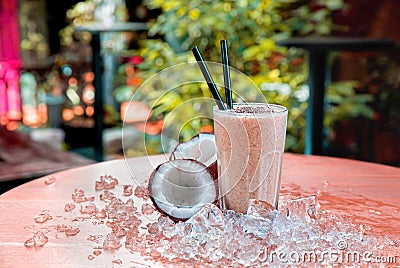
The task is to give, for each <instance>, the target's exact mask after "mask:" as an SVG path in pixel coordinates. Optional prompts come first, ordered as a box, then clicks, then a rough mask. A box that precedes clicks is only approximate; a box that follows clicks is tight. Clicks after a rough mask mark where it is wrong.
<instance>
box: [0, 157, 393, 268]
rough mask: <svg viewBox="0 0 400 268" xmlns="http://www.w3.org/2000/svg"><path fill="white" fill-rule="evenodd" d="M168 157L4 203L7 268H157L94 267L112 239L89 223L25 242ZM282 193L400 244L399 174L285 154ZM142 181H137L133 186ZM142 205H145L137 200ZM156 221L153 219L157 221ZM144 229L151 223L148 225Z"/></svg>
mask: <svg viewBox="0 0 400 268" xmlns="http://www.w3.org/2000/svg"><path fill="white" fill-rule="evenodd" d="M166 157H167V156H164V155H157V156H151V157H139V158H131V159H128V160H114V161H108V162H102V163H98V164H93V165H89V166H85V167H80V168H75V169H70V170H66V171H62V172H59V173H55V174H54V176H55V178H56V183H55V184H53V185H50V186H46V185H45V183H44V180H45V177H44V178H39V179H37V180H34V181H31V182H29V183H26V184H24V185H21V186H19V187H17V188H15V189H12V190H10V191H8V192H6V193H4V194H3V195H1V196H0V215H1V217H0V267H95V266H96V267H112V266H113V265H115V266H118V265H116V264H115V263H113V262H112V261H113V260H122V266H121V267H127V266H128V267H129V266H131V267H155V264H154V263H152V262H151V260H148V259H147V260H146V259H144V258H143V257H141V256H140V255H139V254H137V255H136V254H131V253H129V252H128V251H127V250H126V249H125V248H124V246H122V247H121V248H120V249H119V250H118V251H115V252H107V251H104V252H103V253H102V254H101V255H99V256H97V257H96V258H94V259H93V260H89V259H88V258H87V257H88V255H90V254H92V252H93V246H94V244H93V243H92V242H90V241H88V240H87V238H88V236H89V235H90V234H104V235H105V234H107V233H109V232H110V229H109V228H108V227H106V226H105V225H104V224H103V226H94V225H93V224H92V223H91V222H90V221H86V222H85V221H82V222H73V223H71V221H70V224H71V225H73V226H75V227H79V228H80V233H79V234H78V235H76V236H71V237H66V236H65V235H64V234H63V233H60V234H57V232H56V231H53V232H49V233H48V234H47V235H48V237H49V242H48V243H47V244H46V245H45V246H43V247H40V248H26V247H25V246H24V242H25V241H26V240H27V239H28V238H31V237H32V235H33V233H34V231H35V230H36V229H40V228H41V227H51V226H54V225H56V224H57V221H65V220H68V219H70V218H73V217H77V216H79V215H80V214H79V209H78V208H79V205H80V204H76V205H77V209H75V210H76V212H75V214H74V213H72V214H71V213H66V212H64V206H65V204H67V203H71V202H72V200H71V194H72V192H73V190H74V189H76V188H80V189H82V190H84V191H85V196H97V197H98V195H99V192H96V191H95V189H94V184H95V180H97V179H98V178H99V176H100V175H101V174H105V173H106V174H110V175H112V176H114V177H116V178H117V179H118V180H119V185H118V186H117V187H116V188H115V189H114V191H115V193H116V195H119V196H120V195H121V192H122V185H124V184H133V185H135V184H136V183H137V182H138V183H142V182H143V181H145V180H146V179H147V178H148V176H149V174H150V173H151V171H152V170H153V169H154V168H155V167H156V166H157V165H158V164H159V163H162V162H164V161H166ZM283 163H284V164H283V171H282V187H281V194H283V195H287V194H291V195H293V196H308V195H311V194H317V196H318V200H319V202H320V204H321V207H322V209H326V210H332V211H333V212H334V213H335V214H338V215H346V216H349V217H350V218H351V219H352V221H353V222H355V223H359V224H365V225H367V226H370V227H371V228H372V229H371V231H370V233H371V234H374V235H382V234H385V235H388V236H389V237H390V238H392V239H399V238H400V169H399V168H395V167H390V166H384V165H379V164H373V163H367V162H361V161H355V160H348V159H339V158H332V157H322V156H307V155H296V154H288V153H287V154H285V156H284V160H283ZM133 178H135V179H133ZM134 201H135V203H139V202H141V201H140V200H136V199H135V197H134ZM42 210H49V212H50V214H51V215H52V216H53V220H51V221H48V222H46V223H43V224H38V223H36V222H34V220H33V217H34V216H35V215H36V214H38V213H39V212H41V211H42ZM150 220H151V216H150ZM143 221H144V223H146V221H149V219H147V218H144V219H143Z"/></svg>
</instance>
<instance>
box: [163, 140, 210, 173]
mask: <svg viewBox="0 0 400 268" xmlns="http://www.w3.org/2000/svg"><path fill="white" fill-rule="evenodd" d="M170 159H194V160H197V161H199V162H201V163H203V164H204V165H206V166H207V168H208V169H209V170H210V172H211V174H212V176H213V177H214V178H216V177H217V147H216V145H215V136H214V134H211V133H200V134H197V135H196V136H194V137H193V138H191V139H190V140H188V141H187V142H183V143H180V144H178V145H177V146H176V147H175V149H174V150H173V151H172V153H171V157H170Z"/></svg>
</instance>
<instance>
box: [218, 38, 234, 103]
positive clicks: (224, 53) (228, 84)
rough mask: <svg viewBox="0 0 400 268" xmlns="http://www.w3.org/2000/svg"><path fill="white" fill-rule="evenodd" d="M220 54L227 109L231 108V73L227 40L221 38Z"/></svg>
mask: <svg viewBox="0 0 400 268" xmlns="http://www.w3.org/2000/svg"><path fill="white" fill-rule="evenodd" d="M221 55H222V64H223V70H224V85H225V98H226V105H227V106H228V109H232V108H233V102H232V89H231V75H230V72H229V57H228V41H226V40H221Z"/></svg>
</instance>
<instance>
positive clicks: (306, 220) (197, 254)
mask: <svg viewBox="0 0 400 268" xmlns="http://www.w3.org/2000/svg"><path fill="white" fill-rule="evenodd" d="M117 185H118V180H117V179H116V178H115V177H113V176H111V175H101V176H100V178H99V180H97V181H95V185H94V189H95V191H101V192H99V193H98V194H96V197H94V196H93V197H87V196H86V195H85V192H84V191H83V190H82V189H74V190H73V193H72V201H73V202H72V203H67V204H66V205H65V207H64V211H65V212H68V214H70V213H72V214H71V215H75V216H76V214H80V215H81V216H78V217H75V218H73V219H72V222H78V223H79V224H83V222H87V221H89V222H91V223H92V224H93V226H94V227H90V228H95V227H96V226H98V225H104V226H107V227H108V228H109V232H108V233H103V234H90V235H89V236H88V237H87V240H88V241H90V242H92V243H95V244H96V245H97V246H96V247H94V248H93V251H92V252H90V253H88V254H89V255H87V256H88V257H87V258H88V259H89V260H93V259H94V258H95V257H96V256H99V255H100V254H101V253H102V252H103V250H104V251H118V250H120V249H121V248H122V247H125V249H128V250H129V251H130V252H131V253H132V254H140V255H142V256H143V258H144V259H147V260H149V258H150V259H151V260H153V261H155V262H158V263H161V264H166V265H170V264H177V263H178V264H180V265H182V266H184V265H189V266H190V265H192V264H193V263H197V264H199V265H200V266H202V265H204V266H208V265H212V264H215V263H218V265H219V266H230V267H234V266H265V265H268V266H280V265H282V264H285V265H286V264H301V265H306V266H307V263H304V259H303V260H302V261H303V262H302V263H300V262H299V258H297V259H296V258H295V257H299V256H300V257H301V256H303V257H304V255H301V253H304V252H306V253H308V254H311V253H314V254H315V255H312V257H314V259H313V260H312V261H314V262H315V263H316V262H317V261H318V262H320V264H322V265H331V264H335V263H336V262H330V261H332V260H329V259H325V260H321V259H317V256H320V255H318V254H321V252H326V251H327V250H328V251H330V252H335V250H336V253H347V252H350V253H354V252H360V253H362V252H366V251H374V253H377V254H378V253H382V254H383V253H387V252H388V247H389V248H390V249H394V250H398V248H399V247H400V241H398V240H395V241H393V240H390V239H388V238H383V237H373V236H368V235H367V232H366V228H365V227H364V226H362V225H356V224H354V223H352V222H351V221H350V220H349V219H346V218H343V217H339V216H336V215H334V214H333V213H332V212H330V211H324V210H322V209H321V208H320V206H319V204H318V201H317V197H316V196H315V195H313V196H308V197H301V198H295V199H291V198H288V197H283V198H281V200H280V207H279V209H278V210H275V209H273V208H272V207H271V206H270V205H269V204H268V203H266V202H263V201H258V200H252V201H251V203H250V205H249V208H248V211H247V213H246V214H241V213H236V212H234V211H230V210H227V211H224V212H222V211H221V210H220V209H219V208H218V207H217V206H215V205H214V204H206V205H205V206H204V207H203V208H202V209H200V210H199V211H198V212H197V213H196V214H195V215H194V216H193V217H191V218H190V219H188V220H187V221H185V222H183V221H178V222H176V221H173V220H172V219H170V218H168V217H166V216H164V215H162V214H160V213H159V212H158V211H157V210H156V208H155V207H154V206H153V204H152V203H151V200H150V198H149V193H148V191H147V189H146V187H143V186H137V187H135V188H134V189H133V187H132V186H130V185H119V186H118V189H116V186H117ZM121 190H122V191H121ZM117 194H120V195H121V196H120V197H118V195H117ZM138 199H140V200H139V202H137V201H138ZM134 200H135V201H134ZM99 201H101V203H100V204H104V206H103V207H100V206H99ZM77 203H79V205H80V209H79V210H75V207H76V204H77ZM96 204H97V205H96ZM151 215H153V217H148V216H151ZM154 215H156V217H154ZM142 217H146V222H148V223H146V224H143V221H142V220H143V218H142ZM65 219H66V218H65ZM52 220H53V221H54V219H53V217H52V216H51V215H50V214H49V211H47V210H43V211H42V212H40V213H38V214H37V215H36V216H35V217H34V221H35V222H37V223H41V226H42V223H45V222H46V221H52ZM81 222H82V223H81ZM54 229H55V230H56V231H58V232H63V233H65V235H66V236H75V235H78V234H79V233H80V228H79V227H77V226H69V225H67V224H64V223H59V224H57V225H56V226H55V227H54ZM94 230H95V229H94ZM47 231H49V230H47ZM56 237H57V238H58V236H56ZM47 242H48V237H47V236H46V235H45V233H44V232H42V231H36V232H35V233H34V236H33V238H29V239H28V240H26V242H25V246H26V247H41V246H43V245H45V244H46V243H47ZM282 253H284V254H286V259H284V262H282V259H280V258H279V256H281V255H280V254H282ZM287 254H289V255H287ZM290 254H291V255H290ZM399 258H400V257H399ZM310 261H311V260H310ZM360 261H362V260H360ZM120 262H121V263H122V261H121V260H119V259H116V260H114V261H113V263H114V264H120ZM348 264H349V265H351V264H352V263H348Z"/></svg>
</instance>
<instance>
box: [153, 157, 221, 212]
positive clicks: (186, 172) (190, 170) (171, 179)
mask: <svg viewBox="0 0 400 268" xmlns="http://www.w3.org/2000/svg"><path fill="white" fill-rule="evenodd" d="M149 186H150V189H149V190H150V193H151V195H152V197H153V199H154V202H155V203H156V205H157V206H158V207H159V209H161V210H162V211H163V212H165V213H166V214H168V215H170V216H172V217H174V218H177V219H187V218H190V217H191V216H192V215H194V214H195V213H196V212H197V211H198V210H200V209H201V208H202V207H203V206H204V205H205V204H207V203H213V202H214V201H215V199H216V197H217V191H216V188H215V184H214V181H213V178H212V176H211V174H210V173H209V171H208V170H207V169H206V166H205V165H204V164H202V163H200V162H198V161H196V160H192V159H176V160H171V161H168V162H165V163H163V164H161V165H160V166H159V167H158V168H157V169H156V171H155V172H154V173H153V175H152V178H151V180H150V185H149Z"/></svg>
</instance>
